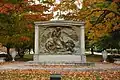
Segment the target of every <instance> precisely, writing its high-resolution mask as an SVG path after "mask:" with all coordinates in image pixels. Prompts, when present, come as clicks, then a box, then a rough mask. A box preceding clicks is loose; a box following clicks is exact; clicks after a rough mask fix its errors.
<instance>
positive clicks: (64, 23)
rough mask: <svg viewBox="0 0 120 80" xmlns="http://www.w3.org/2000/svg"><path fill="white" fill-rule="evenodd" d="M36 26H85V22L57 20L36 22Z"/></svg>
mask: <svg viewBox="0 0 120 80" xmlns="http://www.w3.org/2000/svg"><path fill="white" fill-rule="evenodd" d="M34 24H35V25H41V26H48V25H49V26H57V25H58V26H83V25H85V22H84V21H68V20H55V21H38V22H34Z"/></svg>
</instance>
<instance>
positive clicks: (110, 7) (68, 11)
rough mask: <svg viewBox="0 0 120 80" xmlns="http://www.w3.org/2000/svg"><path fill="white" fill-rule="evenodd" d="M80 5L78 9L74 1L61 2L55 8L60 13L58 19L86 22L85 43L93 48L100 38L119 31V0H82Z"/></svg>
mask: <svg viewBox="0 0 120 80" xmlns="http://www.w3.org/2000/svg"><path fill="white" fill-rule="evenodd" d="M82 4H83V7H82V9H78V8H77V5H75V1H74V0H62V1H61V3H60V4H59V5H57V6H56V7H57V10H58V9H59V10H60V11H61V14H60V15H58V16H60V18H64V19H65V20H75V21H81V20H83V21H85V22H86V25H85V28H86V41H88V42H86V43H89V45H91V46H93V45H94V44H95V43H97V42H98V41H99V39H101V38H102V37H104V36H111V35H110V33H112V32H114V31H116V30H120V24H119V23H120V1H119V0H83V2H82ZM64 12H65V13H64Z"/></svg>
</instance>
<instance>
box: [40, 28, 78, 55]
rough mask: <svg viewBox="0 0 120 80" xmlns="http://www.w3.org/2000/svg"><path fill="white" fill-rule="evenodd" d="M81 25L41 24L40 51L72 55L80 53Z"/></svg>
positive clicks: (41, 52) (42, 52)
mask: <svg viewBox="0 0 120 80" xmlns="http://www.w3.org/2000/svg"><path fill="white" fill-rule="evenodd" d="M78 31H79V27H76V26H72V27H70V26H44V27H43V26H41V28H40V29H39V48H40V50H39V53H40V54H54V55H57V54H60V55H62V54H63V55H72V54H77V53H79V50H80V49H79V47H80V45H79V32H78Z"/></svg>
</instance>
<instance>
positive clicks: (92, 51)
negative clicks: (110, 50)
mask: <svg viewBox="0 0 120 80" xmlns="http://www.w3.org/2000/svg"><path fill="white" fill-rule="evenodd" d="M91 53H92V55H94V50H93V47H92V48H91Z"/></svg>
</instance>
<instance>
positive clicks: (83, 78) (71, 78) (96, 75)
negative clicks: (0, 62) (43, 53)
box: [0, 69, 120, 80]
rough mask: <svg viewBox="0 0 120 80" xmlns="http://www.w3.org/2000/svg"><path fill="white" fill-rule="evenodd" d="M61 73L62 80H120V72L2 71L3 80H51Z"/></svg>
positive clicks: (0, 75)
mask: <svg viewBox="0 0 120 80" xmlns="http://www.w3.org/2000/svg"><path fill="white" fill-rule="evenodd" d="M53 73H60V74H61V75H62V76H61V77H62V80H98V79H100V80H101V79H102V80H119V79H120V76H119V75H120V71H119V70H118V71H117V70H116V71H109V70H107V71H61V72H58V71H46V70H36V69H27V70H4V71H3V70H1V71H0V79H3V80H8V79H9V80H50V74H53Z"/></svg>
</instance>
